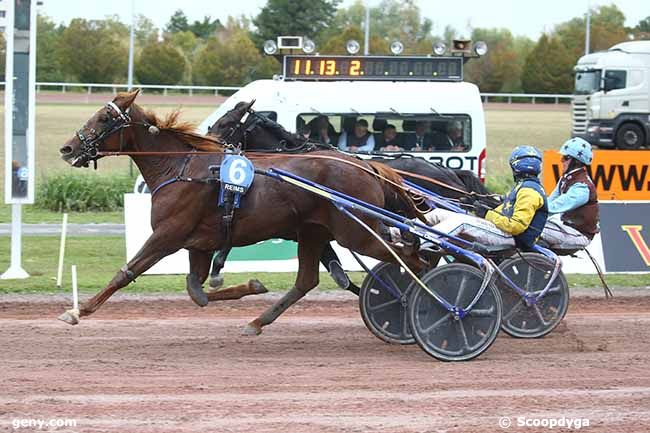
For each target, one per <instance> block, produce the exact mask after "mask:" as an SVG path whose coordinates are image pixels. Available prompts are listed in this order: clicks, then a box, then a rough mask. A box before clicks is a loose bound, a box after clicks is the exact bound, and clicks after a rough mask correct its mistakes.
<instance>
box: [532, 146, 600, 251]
mask: <svg viewBox="0 0 650 433" xmlns="http://www.w3.org/2000/svg"><path fill="white" fill-rule="evenodd" d="M560 154H561V155H562V169H563V175H562V177H561V178H560V181H559V182H558V184H557V186H556V187H555V189H554V190H553V192H552V193H551V195H550V196H549V198H548V200H549V201H548V211H549V213H550V214H551V217H550V218H549V220H548V224H547V227H546V229H545V230H544V233H542V239H543V240H544V241H545V242H546V243H547V244H548V245H549V247H551V248H558V249H561V248H562V247H567V246H570V247H586V246H587V245H589V243H590V242H591V240H592V239H593V238H594V236H595V235H596V233H598V231H599V229H598V220H599V215H598V213H599V212H598V196H597V194H596V186H595V185H594V183H593V181H592V180H591V178H590V177H589V173H588V172H587V166H589V165H591V161H592V159H593V153H592V151H591V144H589V143H588V142H587V141H586V140H583V139H582V138H578V137H576V138H572V139H570V140H567V141H566V142H565V143H564V144H563V145H562V147H561V148H560Z"/></svg>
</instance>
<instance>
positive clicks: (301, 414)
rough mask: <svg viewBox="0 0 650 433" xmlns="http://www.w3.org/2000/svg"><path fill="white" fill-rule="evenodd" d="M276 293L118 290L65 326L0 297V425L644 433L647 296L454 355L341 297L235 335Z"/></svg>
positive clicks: (50, 311) (46, 311) (59, 303)
mask: <svg viewBox="0 0 650 433" xmlns="http://www.w3.org/2000/svg"><path fill="white" fill-rule="evenodd" d="M274 299H277V295H275V296H268V295H266V296H265V297H264V298H262V299H258V300H255V299H245V300H241V301H231V302H228V303H222V304H211V305H209V306H208V307H206V308H204V309H200V308H198V307H194V306H193V305H192V304H191V303H190V301H189V300H188V299H186V298H185V297H180V296H168V297H158V298H152V297H127V298H122V299H121V300H117V301H109V302H108V303H107V304H106V305H105V306H104V308H102V309H101V310H100V311H99V312H97V313H96V314H95V315H94V316H92V317H91V318H87V319H85V320H83V321H82V323H81V324H80V325H78V326H76V327H71V326H68V325H66V324H64V323H62V322H59V321H57V320H55V317H56V316H57V315H58V314H59V313H61V312H62V311H63V309H64V308H65V307H66V306H67V305H66V304H67V303H66V302H63V300H62V298H45V297H30V296H5V297H0V384H1V388H0V431H30V430H29V429H21V430H13V429H12V427H11V423H12V420H15V419H28V418H31V419H46V420H47V419H52V418H61V419H63V418H67V419H75V420H76V422H77V426H76V427H74V428H60V429H58V430H56V431H74V432H141V433H147V432H175V433H182V432H495V431H513V432H519V431H521V432H537V431H553V432H556V431H576V428H575V427H576V424H575V420H581V421H580V422H581V423H582V428H581V429H580V430H583V431H587V432H646V431H648V427H647V426H648V425H649V424H650V296H646V295H643V294H642V295H640V296H634V297H625V296H623V297H621V296H619V297H617V298H615V299H614V300H611V301H606V300H604V299H602V298H590V297H574V298H573V299H572V300H571V306H570V308H569V313H568V315H567V317H566V319H565V320H564V322H563V323H562V324H561V325H560V326H559V328H558V329H557V330H556V331H555V332H554V333H552V334H551V335H549V336H547V337H545V338H543V339H539V340H516V339H513V338H510V337H508V336H506V335H504V334H501V335H500V336H499V338H498V339H497V341H496V343H495V344H494V345H493V346H492V347H491V348H490V350H489V351H488V352H486V353H485V354H484V355H483V356H481V357H480V358H479V359H477V360H474V361H469V362H463V363H443V362H439V361H436V360H434V359H432V358H430V357H429V356H427V355H426V354H425V353H424V352H422V351H421V350H420V349H419V348H418V347H417V346H402V347H399V346H391V345H387V344H385V343H382V342H381V341H380V340H378V339H377V338H375V337H374V336H373V335H371V334H370V332H369V331H367V330H366V328H365V327H364V325H363V322H362V320H361V318H360V316H359V312H358V308H357V305H356V302H355V299H354V298H353V297H352V296H351V295H347V294H341V293H337V294H319V295H316V296H313V297H311V298H307V299H305V300H303V301H302V302H300V303H299V304H298V305H297V306H296V307H295V308H293V309H292V310H290V311H289V312H288V313H287V314H286V315H284V316H283V317H281V318H280V319H279V320H278V322H276V323H275V324H274V325H271V326H269V327H267V328H266V329H265V332H264V334H262V335H261V336H259V337H244V336H241V335H240V331H241V329H242V327H243V326H244V325H245V324H246V323H247V321H248V320H250V319H252V318H254V317H256V315H257V314H258V313H259V312H260V311H261V310H262V309H263V308H265V307H266V306H268V305H270V302H271V301H272V300H274ZM501 417H509V418H510V420H511V423H512V426H511V427H510V428H508V429H507V430H502V429H501V428H500V427H499V419H500V418H501ZM519 417H527V419H528V420H529V422H530V423H536V422H539V423H541V422H542V421H541V419H542V418H547V419H550V418H554V419H556V420H559V419H566V421H559V422H565V423H566V422H567V421H568V420H571V421H572V422H573V424H572V426H573V428H572V429H569V428H568V427H566V426H565V427H556V428H554V429H552V430H550V429H548V428H543V427H525V426H524V427H522V426H518V423H520V422H522V421H524V419H522V418H519ZM534 419H538V421H534ZM584 420H588V422H589V426H588V427H587V426H585V421H584ZM545 422H546V421H545Z"/></svg>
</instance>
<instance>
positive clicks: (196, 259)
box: [187, 249, 210, 307]
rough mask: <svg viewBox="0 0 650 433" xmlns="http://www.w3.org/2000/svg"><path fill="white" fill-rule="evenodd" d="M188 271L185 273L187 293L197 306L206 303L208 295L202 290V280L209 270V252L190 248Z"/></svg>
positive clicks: (202, 305) (203, 305)
mask: <svg viewBox="0 0 650 433" xmlns="http://www.w3.org/2000/svg"><path fill="white" fill-rule="evenodd" d="M189 253H190V273H189V274H188V275H187V294H188V295H190V299H192V301H194V303H195V304H196V305H198V306H199V307H205V306H206V305H208V302H209V301H208V295H206V294H205V292H204V291H203V282H204V281H205V279H206V278H207V277H208V272H210V253H209V252H207V251H199V250H194V249H191V250H189Z"/></svg>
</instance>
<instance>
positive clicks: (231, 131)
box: [208, 99, 255, 144]
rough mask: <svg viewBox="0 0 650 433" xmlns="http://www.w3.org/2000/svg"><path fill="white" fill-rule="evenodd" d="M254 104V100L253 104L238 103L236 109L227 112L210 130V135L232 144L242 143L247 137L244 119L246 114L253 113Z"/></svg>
mask: <svg viewBox="0 0 650 433" xmlns="http://www.w3.org/2000/svg"><path fill="white" fill-rule="evenodd" d="M254 103H255V100H254V99H253V100H252V101H251V102H243V101H242V102H238V103H237V105H235V108H233V109H232V110H230V111H228V112H226V114H224V115H223V116H221V117H220V118H219V119H218V120H217V121H216V122H214V124H213V125H212V126H211V127H209V128H208V135H212V136H213V137H216V138H217V139H219V140H222V141H225V142H228V143H231V144H239V143H242V142H243V141H244V135H245V127H244V123H242V119H243V118H244V116H245V115H246V113H249V114H250V113H251V112H252V109H251V107H252V106H253V104H254Z"/></svg>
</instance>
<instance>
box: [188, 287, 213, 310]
mask: <svg viewBox="0 0 650 433" xmlns="http://www.w3.org/2000/svg"><path fill="white" fill-rule="evenodd" d="M188 293H189V295H190V299H192V301H194V303H195V304H196V305H198V306H199V307H205V306H206V305H208V302H209V300H208V295H207V294H206V293H205V292H204V291H203V289H198V290H195V289H192V290H188Z"/></svg>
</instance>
